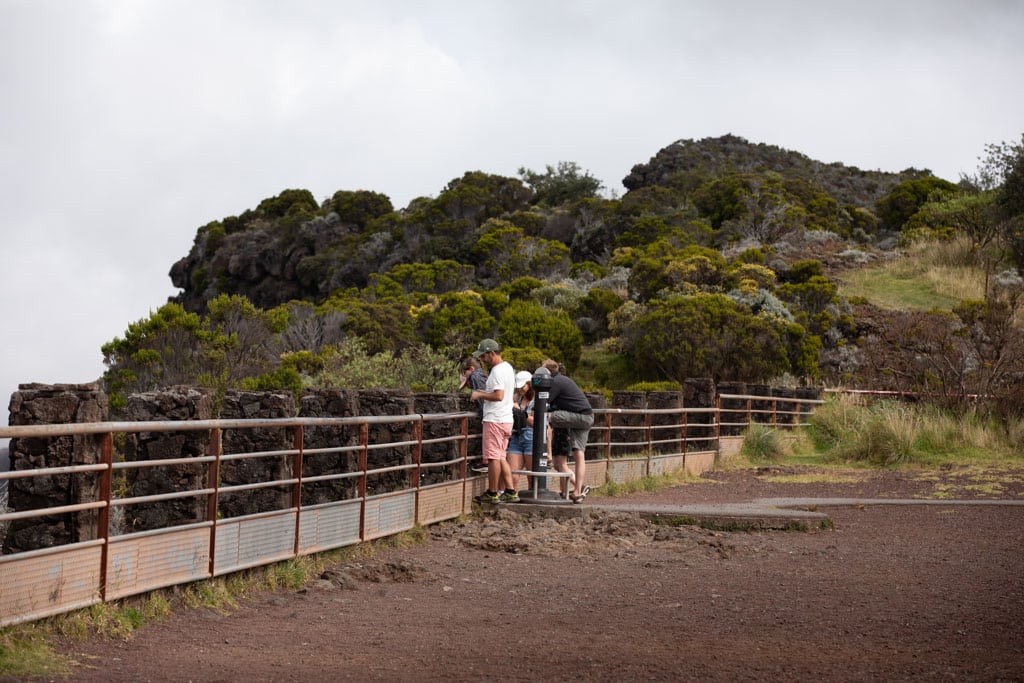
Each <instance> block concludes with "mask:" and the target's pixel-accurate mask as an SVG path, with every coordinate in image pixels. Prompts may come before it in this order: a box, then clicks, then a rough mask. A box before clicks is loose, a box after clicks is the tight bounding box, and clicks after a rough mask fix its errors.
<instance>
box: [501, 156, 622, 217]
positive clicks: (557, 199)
mask: <svg viewBox="0 0 1024 683" xmlns="http://www.w3.org/2000/svg"><path fill="white" fill-rule="evenodd" d="M519 177H520V178H522V179H523V182H524V183H526V184H527V185H529V186H530V189H532V190H533V193H534V203H536V204H540V205H541V206H547V207H555V206H561V205H563V204H567V203H569V202H575V201H579V200H581V199H590V198H593V197H597V196H598V193H599V192H600V191H601V189H602V188H603V187H604V186H603V185H602V184H601V181H600V180H598V179H597V178H595V177H594V176H592V175H590V173H589V172H588V171H581V170H580V167H579V165H578V164H577V163H575V162H573V161H559V162H558V166H557V168H552V167H551V166H546V167H545V172H544V173H537V172H535V171H531V170H530V169H528V168H524V167H520V169H519Z"/></svg>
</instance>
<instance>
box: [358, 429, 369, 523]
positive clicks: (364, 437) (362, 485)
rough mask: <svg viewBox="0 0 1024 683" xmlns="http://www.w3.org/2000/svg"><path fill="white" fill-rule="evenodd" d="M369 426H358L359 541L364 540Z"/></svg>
mask: <svg viewBox="0 0 1024 683" xmlns="http://www.w3.org/2000/svg"><path fill="white" fill-rule="evenodd" d="M369 442H370V425H369V424H368V423H367V422H366V421H365V420H364V421H363V422H362V423H361V424H360V425H359V471H360V472H361V473H362V474H361V475H360V476H359V540H360V541H365V540H366V465H367V461H368V460H369Z"/></svg>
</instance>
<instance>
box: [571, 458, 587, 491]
mask: <svg viewBox="0 0 1024 683" xmlns="http://www.w3.org/2000/svg"><path fill="white" fill-rule="evenodd" d="M572 456H573V459H574V464H575V465H576V467H575V470H576V472H575V474H576V480H575V481H574V482H573V493H575V494H576V495H577V496H579V495H582V493H583V483H584V482H585V481H586V474H587V461H586V457H585V456H584V453H583V451H580V450H574V451H573V452H572Z"/></svg>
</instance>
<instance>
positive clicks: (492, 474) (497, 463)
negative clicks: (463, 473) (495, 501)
mask: <svg viewBox="0 0 1024 683" xmlns="http://www.w3.org/2000/svg"><path fill="white" fill-rule="evenodd" d="M504 462H505V461H504V460H495V459H494V458H491V459H490V460H488V461H487V490H488V491H490V492H491V493H501V488H500V487H501V466H502V464H503V463H504Z"/></svg>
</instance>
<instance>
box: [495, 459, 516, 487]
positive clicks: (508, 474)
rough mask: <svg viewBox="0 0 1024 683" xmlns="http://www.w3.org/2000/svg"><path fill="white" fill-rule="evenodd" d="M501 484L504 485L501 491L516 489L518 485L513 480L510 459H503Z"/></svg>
mask: <svg viewBox="0 0 1024 683" xmlns="http://www.w3.org/2000/svg"><path fill="white" fill-rule="evenodd" d="M500 463H501V484H502V487H501V488H500V489H499V491H515V490H516V485H515V482H514V481H512V468H511V467H509V464H508V460H501V461H500Z"/></svg>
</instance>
